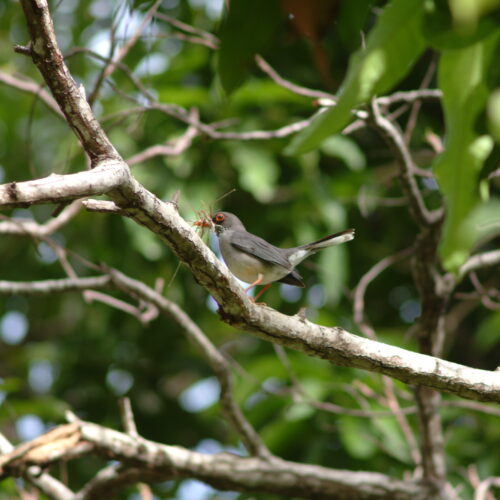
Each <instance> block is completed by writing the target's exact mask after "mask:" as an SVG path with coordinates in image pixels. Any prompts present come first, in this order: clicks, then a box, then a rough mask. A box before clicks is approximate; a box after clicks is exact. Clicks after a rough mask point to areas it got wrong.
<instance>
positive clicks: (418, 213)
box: [371, 99, 443, 227]
mask: <svg viewBox="0 0 500 500" xmlns="http://www.w3.org/2000/svg"><path fill="white" fill-rule="evenodd" d="M371 110H372V117H373V120H372V122H373V124H374V126H375V127H376V128H377V129H378V130H379V131H380V132H381V133H382V135H383V136H384V138H385V139H386V141H387V143H388V144H389V146H390V148H391V150H392V152H393V153H394V156H395V157H396V159H397V161H398V163H399V166H400V179H401V186H402V188H403V190H404V191H405V193H406V196H407V197H408V201H409V205H410V210H411V213H412V215H413V217H414V219H415V220H416V221H417V222H418V224H419V225H420V226H422V227H427V226H429V225H431V224H433V223H435V222H436V221H437V220H438V219H440V218H441V217H442V215H443V212H442V210H439V211H434V212H429V211H428V210H427V207H426V206H425V203H424V200H423V198H422V193H421V192H420V189H419V188H418V185H417V182H416V180H415V174H414V170H415V164H414V163H413V160H412V158H411V155H410V152H409V151H408V148H407V146H406V144H405V142H404V140H403V136H402V135H401V133H400V132H399V131H398V130H397V129H396V126H395V125H394V124H393V123H391V122H390V121H389V120H388V119H387V118H385V117H384V116H383V115H382V114H381V112H380V108H379V101H377V100H376V99H372V104H371Z"/></svg>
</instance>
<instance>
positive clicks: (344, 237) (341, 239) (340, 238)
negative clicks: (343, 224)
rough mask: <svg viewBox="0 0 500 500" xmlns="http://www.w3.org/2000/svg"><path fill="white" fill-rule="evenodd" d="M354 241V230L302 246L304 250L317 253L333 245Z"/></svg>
mask: <svg viewBox="0 0 500 500" xmlns="http://www.w3.org/2000/svg"><path fill="white" fill-rule="evenodd" d="M353 239H354V229H346V230H345V231H340V233H335V234H330V235H328V236H325V237H324V238H321V239H320V240H318V241H313V242H312V243H307V244H306V245H302V248H304V249H305V250H309V252H315V251H316V250H320V249H321V248H326V247H331V246H333V245H340V244H341V243H345V242H346V241H351V240H353Z"/></svg>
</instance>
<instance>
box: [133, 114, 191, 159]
mask: <svg viewBox="0 0 500 500" xmlns="http://www.w3.org/2000/svg"><path fill="white" fill-rule="evenodd" d="M190 116H191V119H193V120H198V110H197V109H195V108H193V110H192V111H191V114H190ZM198 133H199V132H198V129H197V127H196V126H195V125H189V127H188V128H187V129H186V132H184V134H182V135H181V136H180V137H179V138H178V139H176V140H174V141H170V144H157V145H155V146H150V147H149V148H146V149H145V150H144V151H141V152H140V153H137V154H136V155H134V156H132V157H131V158H129V159H128V160H127V163H128V164H129V165H130V166H132V165H136V164H137V163H143V162H145V161H146V160H149V159H150V158H153V157H155V156H177V155H180V154H181V153H183V152H184V151H186V149H188V148H189V147H190V146H191V144H192V142H193V139H194V138H195V137H196V136H197V135H198Z"/></svg>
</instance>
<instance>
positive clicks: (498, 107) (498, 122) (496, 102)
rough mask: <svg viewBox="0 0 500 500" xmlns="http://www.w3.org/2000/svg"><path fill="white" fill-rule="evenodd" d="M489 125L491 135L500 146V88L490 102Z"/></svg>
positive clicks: (493, 94) (492, 95)
mask: <svg viewBox="0 0 500 500" xmlns="http://www.w3.org/2000/svg"><path fill="white" fill-rule="evenodd" d="M488 123H489V128H490V132H491V135H492V136H493V138H494V139H495V141H496V142H497V143H498V144H500V87H499V88H497V89H496V90H495V91H494V92H493V93H492V94H491V97H490V99H489V101H488Z"/></svg>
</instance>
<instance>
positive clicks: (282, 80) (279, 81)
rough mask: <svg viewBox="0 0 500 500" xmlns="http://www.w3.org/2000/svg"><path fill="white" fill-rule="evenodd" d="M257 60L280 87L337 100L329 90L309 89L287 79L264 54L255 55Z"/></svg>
mask: <svg viewBox="0 0 500 500" xmlns="http://www.w3.org/2000/svg"><path fill="white" fill-rule="evenodd" d="M255 62H256V63H257V66H258V67H259V68H260V69H261V70H262V71H263V72H264V73H266V75H268V76H269V77H270V78H271V79H272V80H273V81H274V82H275V83H277V84H278V85H279V86H280V87H283V88H285V89H287V90H289V91H290V92H293V93H294V94H298V95H303V96H305V97H312V98H314V99H329V100H331V101H332V102H333V103H335V102H336V97H335V96H334V95H333V94H330V93H329V92H323V91H321V90H313V89H308V88H307V87H302V86H301V85H297V84H296V83H293V82H290V81H288V80H286V79H285V78H283V77H282V76H280V75H279V74H278V72H277V71H276V70H275V69H273V67H272V66H271V65H270V64H269V63H268V62H267V61H266V60H265V59H264V58H263V57H262V56H259V55H257V56H255Z"/></svg>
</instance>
